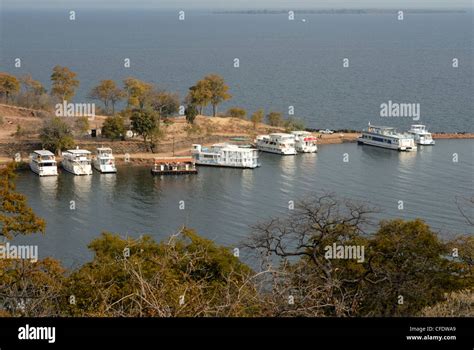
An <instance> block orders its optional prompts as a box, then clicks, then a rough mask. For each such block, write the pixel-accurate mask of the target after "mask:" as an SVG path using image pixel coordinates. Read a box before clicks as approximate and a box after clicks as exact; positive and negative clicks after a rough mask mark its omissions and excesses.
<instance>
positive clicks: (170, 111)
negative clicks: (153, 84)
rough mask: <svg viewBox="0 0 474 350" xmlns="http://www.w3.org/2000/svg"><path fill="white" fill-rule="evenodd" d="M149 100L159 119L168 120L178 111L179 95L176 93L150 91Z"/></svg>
mask: <svg viewBox="0 0 474 350" xmlns="http://www.w3.org/2000/svg"><path fill="white" fill-rule="evenodd" d="M149 98H150V105H151V107H152V108H153V109H154V110H155V111H156V112H158V115H159V117H160V118H165V119H166V118H169V117H171V116H173V115H174V114H176V113H178V111H179V95H178V94H176V93H172V92H167V91H162V90H161V91H152V92H151V94H150V96H149Z"/></svg>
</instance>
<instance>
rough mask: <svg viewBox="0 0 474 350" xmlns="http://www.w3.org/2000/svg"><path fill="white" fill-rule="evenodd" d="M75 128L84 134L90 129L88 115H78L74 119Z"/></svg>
mask: <svg viewBox="0 0 474 350" xmlns="http://www.w3.org/2000/svg"><path fill="white" fill-rule="evenodd" d="M74 129H75V130H76V131H77V132H78V133H79V134H80V135H84V134H85V133H87V132H88V131H89V129H90V124H89V118H88V117H77V118H75V120H74Z"/></svg>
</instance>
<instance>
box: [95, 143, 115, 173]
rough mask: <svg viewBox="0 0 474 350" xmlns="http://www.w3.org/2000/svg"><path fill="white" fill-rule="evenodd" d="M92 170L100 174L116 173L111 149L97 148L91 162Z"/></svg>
mask: <svg viewBox="0 0 474 350" xmlns="http://www.w3.org/2000/svg"><path fill="white" fill-rule="evenodd" d="M92 165H93V166H94V169H95V170H97V171H99V172H101V173H116V172H117V168H116V167H115V157H114V156H113V154H112V149H111V148H109V147H99V148H97V151H96V154H95V157H94V160H93V161H92Z"/></svg>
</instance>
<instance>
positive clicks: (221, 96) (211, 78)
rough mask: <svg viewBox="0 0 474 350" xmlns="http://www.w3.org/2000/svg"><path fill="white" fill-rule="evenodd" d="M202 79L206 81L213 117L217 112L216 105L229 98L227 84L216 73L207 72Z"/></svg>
mask: <svg viewBox="0 0 474 350" xmlns="http://www.w3.org/2000/svg"><path fill="white" fill-rule="evenodd" d="M204 81H207V84H206V85H207V87H208V89H209V91H210V96H211V99H210V103H211V105H212V116H213V117H215V116H216V114H217V106H218V105H219V104H220V103H222V102H224V101H227V100H229V99H230V98H231V97H232V95H230V94H229V92H228V91H229V86H227V85H226V84H225V82H224V78H222V77H221V76H220V75H218V74H209V75H207V76H205V77H204Z"/></svg>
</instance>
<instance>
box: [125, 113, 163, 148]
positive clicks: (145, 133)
mask: <svg viewBox="0 0 474 350" xmlns="http://www.w3.org/2000/svg"><path fill="white" fill-rule="evenodd" d="M130 121H131V123H132V131H133V132H135V133H137V134H138V135H140V136H141V137H143V142H144V144H145V147H147V148H148V147H150V150H152V147H153V146H152V145H151V144H149V142H151V143H153V140H152V139H153V138H155V137H156V135H157V132H158V129H159V124H158V122H157V116H156V112H154V111H150V110H134V111H133V112H132V116H131V117H130Z"/></svg>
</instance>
